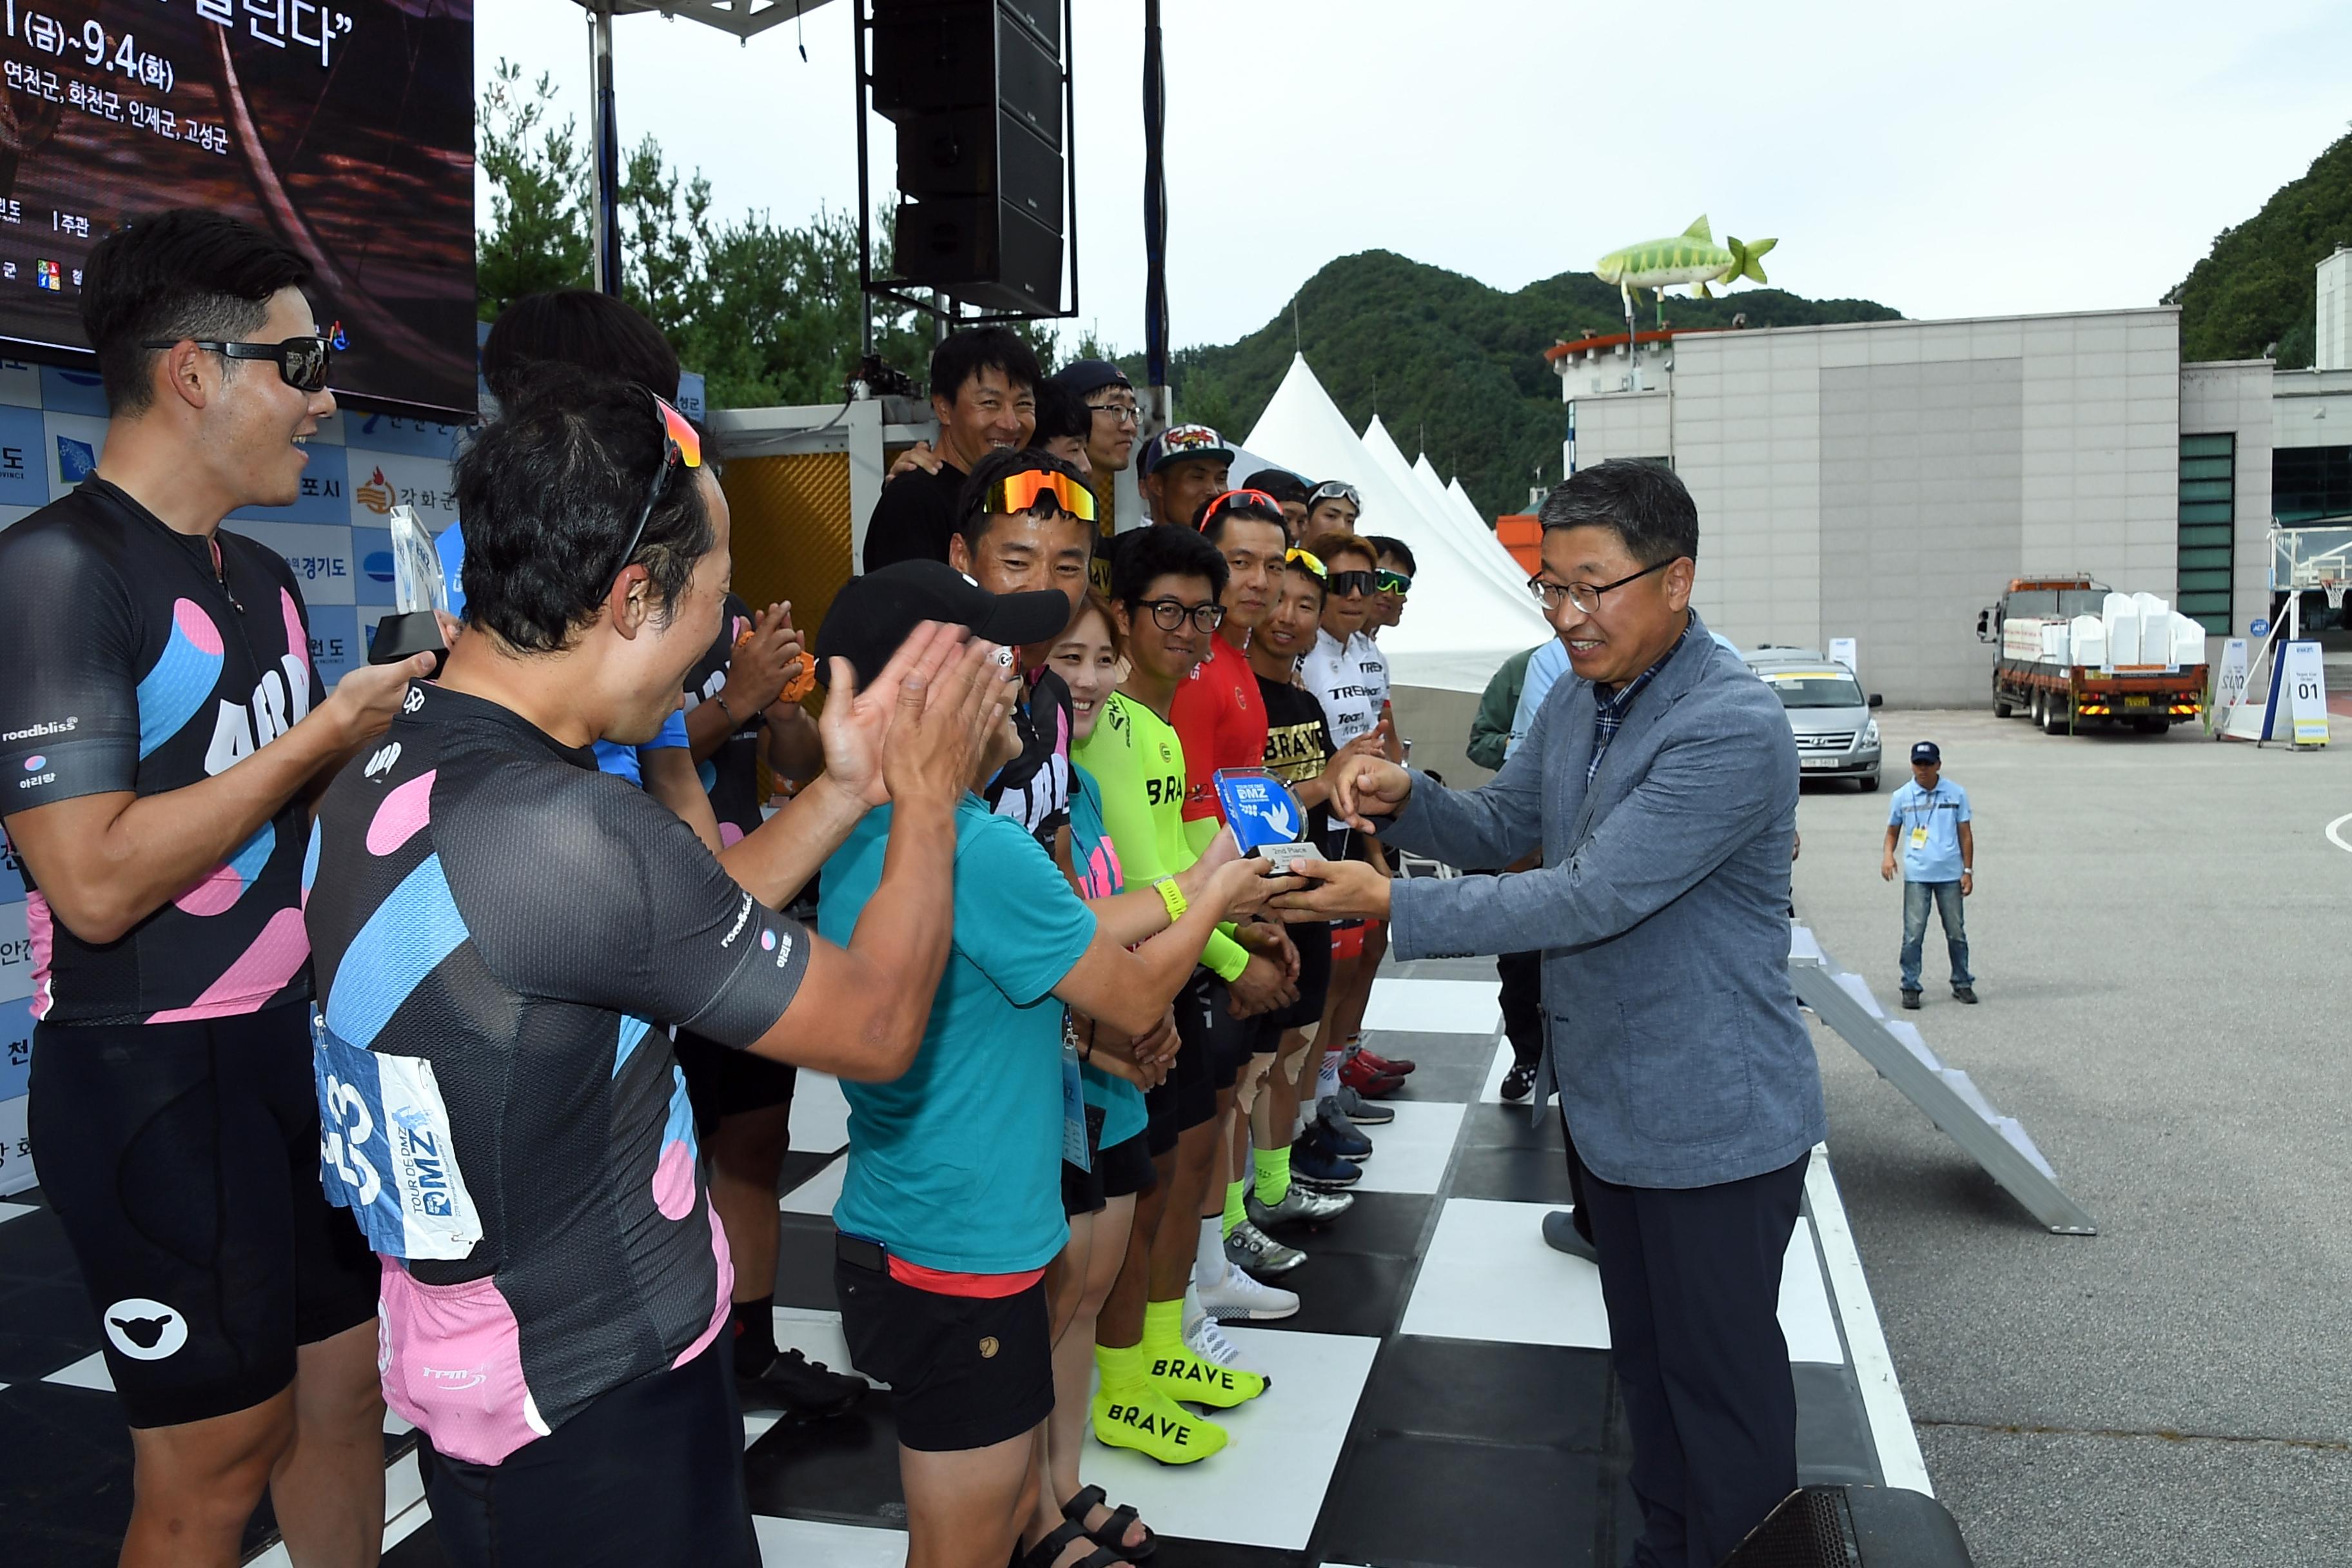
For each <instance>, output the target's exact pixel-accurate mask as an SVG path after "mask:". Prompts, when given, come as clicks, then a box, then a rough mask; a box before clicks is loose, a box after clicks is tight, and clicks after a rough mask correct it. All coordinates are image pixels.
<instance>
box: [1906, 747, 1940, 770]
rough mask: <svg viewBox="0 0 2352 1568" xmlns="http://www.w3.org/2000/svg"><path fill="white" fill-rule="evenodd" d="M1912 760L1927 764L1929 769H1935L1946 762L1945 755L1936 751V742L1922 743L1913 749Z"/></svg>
mask: <svg viewBox="0 0 2352 1568" xmlns="http://www.w3.org/2000/svg"><path fill="white" fill-rule="evenodd" d="M1911 760H1912V761H1913V762H1915V763H1927V765H1928V766H1929V767H1933V766H1935V765H1936V764H1937V763H1940V762H1942V761H1943V760H1944V753H1943V752H1939V751H1937V749H1936V742H1933V741H1922V742H1919V743H1918V744H1917V745H1916V746H1914V747H1912V748H1911Z"/></svg>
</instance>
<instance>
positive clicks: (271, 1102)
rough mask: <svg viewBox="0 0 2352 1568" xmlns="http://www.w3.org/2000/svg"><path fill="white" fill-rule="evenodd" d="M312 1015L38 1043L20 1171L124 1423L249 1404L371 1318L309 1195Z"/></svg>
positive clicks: (347, 1223)
mask: <svg viewBox="0 0 2352 1568" xmlns="http://www.w3.org/2000/svg"><path fill="white" fill-rule="evenodd" d="M31 1094H32V1100H31V1103H30V1105H29V1106H28V1107H27V1114H28V1116H29V1118H30V1121H31V1127H30V1131H31V1133H32V1142H33V1156H34V1159H35V1160H36V1162H37V1163H38V1165H39V1167H40V1173H41V1185H42V1188H43V1190H44V1191H46V1192H47V1194H48V1198H49V1202H50V1205H51V1206H52V1207H54V1208H55V1209H56V1210H57V1213H58V1220H59V1221H60V1222H61V1223H62V1224H63V1225H64V1226H65V1232H66V1238H67V1240H68V1242H70V1243H71V1244H72V1247H73V1250H74V1256H75V1258H77V1259H78V1260H79V1262H80V1264H81V1277H82V1284H83V1287H84V1289H87V1290H88V1291H89V1300H90V1305H91V1307H92V1308H93V1309H95V1310H96V1311H97V1312H98V1315H99V1320H100V1328H101V1329H102V1330H103V1331H104V1333H105V1339H106V1343H105V1345H104V1347H103V1348H104V1350H105V1352H106V1367H107V1371H108V1372H109V1373H110V1374H111V1375H112V1376H113V1379H114V1387H115V1391H116V1393H118V1394H121V1397H122V1408H123V1410H124V1412H125V1414H126V1415H128V1416H129V1417H130V1422H131V1426H179V1425H181V1424H183V1423H184V1422H189V1421H203V1420H207V1419H209V1418H210V1417H212V1416H215V1415H228V1414H230V1413H231V1412H233V1411H238V1410H245V1409H248V1408H250V1407H252V1406H253V1405H258V1404H260V1403H261V1402H262V1401H263V1400H265V1399H268V1398H270V1397H271V1396H273V1395H274V1394H278V1392H279V1391H281V1390H282V1389H284V1388H285V1387H286V1386H287V1385H288V1384H291V1383H292V1382H293V1381H294V1349H295V1347H296V1346H297V1345H307V1344H312V1343H315V1342H318V1341H320V1340H324V1339H330V1338H332V1337H333V1336H334V1335H336V1334H340V1333H341V1332H342V1331H344V1330H346V1329H352V1328H357V1327H358V1326H359V1325H360V1324H362V1323H364V1322H366V1321H368V1320H369V1319H371V1318H373V1317H374V1316H375V1303H376V1285H377V1280H378V1278H379V1268H378V1265H377V1263H376V1259H375V1255H374V1254H373V1253H372V1252H370V1251H369V1250H368V1247H367V1243H366V1242H365V1241H363V1240H362V1239H361V1237H360V1232H359V1226H356V1225H355V1224H353V1223H352V1216H351V1215H349V1214H347V1213H345V1212H343V1211H342V1210H340V1209H337V1208H334V1207H332V1206H331V1205H329V1204H328V1202H327V1198H326V1194H325V1192H324V1190H323V1189H322V1188H321V1187H320V1184H319V1101H318V1096H317V1093H316V1090H315V1089H314V1088H313V1079H312V1077H311V1072H310V1005H309V1004H308V1003H300V1004H296V1005H289V1006H283V1007H271V1008H268V1009H266V1010H264V1011H262V1012H259V1013H247V1014H241V1015H239V1016H235V1017H228V1018H205V1019H199V1020H195V1021H194V1022H189V1023H178V1024H48V1023H43V1024H37V1025H36V1026H34V1029H33V1062H32V1083H31Z"/></svg>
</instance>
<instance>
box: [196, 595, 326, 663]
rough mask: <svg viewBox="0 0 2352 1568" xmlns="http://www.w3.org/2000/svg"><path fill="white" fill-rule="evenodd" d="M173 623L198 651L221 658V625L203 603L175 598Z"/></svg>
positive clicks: (305, 645)
mask: <svg viewBox="0 0 2352 1568" xmlns="http://www.w3.org/2000/svg"><path fill="white" fill-rule="evenodd" d="M172 624H173V626H177V627H179V628H180V635H181V636H182V637H185V638H187V639H188V641H189V642H191V643H193V644H194V645H195V649H196V651H197V652H198V653H201V654H206V655H209V656H210V657H212V658H220V656H221V650H222V643H221V633H220V627H218V626H215V625H213V618H212V617H211V616H208V615H206V614H205V608H204V606H203V605H199V604H197V603H196V602H195V601H194V599H174V600H173V601H172ZM304 647H309V644H308V643H307V642H305V644H304Z"/></svg>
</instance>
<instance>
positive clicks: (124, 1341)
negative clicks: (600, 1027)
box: [0, 210, 431, 1564]
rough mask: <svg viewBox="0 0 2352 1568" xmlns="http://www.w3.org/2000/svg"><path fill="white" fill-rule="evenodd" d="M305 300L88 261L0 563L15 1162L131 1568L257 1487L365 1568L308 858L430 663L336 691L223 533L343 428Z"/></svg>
mask: <svg viewBox="0 0 2352 1568" xmlns="http://www.w3.org/2000/svg"><path fill="white" fill-rule="evenodd" d="M86 278H87V281H86V283H85V285H84V288H83V291H82V296H81V313H82V323H83V326H84V329H85V330H86V331H87V332H88V333H89V341H90V342H91V344H92V346H93V347H95V348H96V349H97V351H98V365H99V371H100V374H101V376H102V377H103V378H104V381H105V385H106V395H107V401H108V404H109V405H110V411H111V415H112V417H111V420H110V423H109V425H108V426H107V438H106V445H105V448H104V450H103V452H102V454H101V456H100V461H99V465H98V469H97V472H96V473H95V474H94V475H93V476H92V477H90V478H89V479H85V480H83V481H82V483H81V484H80V485H79V486H78V487H77V488H76V489H74V490H73V491H72V492H71V493H70V494H68V495H66V496H63V497H61V498H59V499H58V500H56V501H54V502H52V503H51V504H50V505H48V506H46V507H44V508H42V509H41V510H39V511H37V512H36V513H34V514H33V515H32V516H30V517H28V518H26V519H25V520H24V521H21V522H19V523H17V524H16V526H15V527H13V528H11V529H9V530H8V531H6V533H5V534H0V626H5V627H6V628H7V634H6V635H7V637H8V639H9V643H8V648H9V651H8V654H7V657H6V659H5V666H6V669H7V678H6V679H5V680H0V731H5V738H0V764H5V770H6V772H5V776H6V777H7V778H8V779H9V780H11V781H12V783H13V784H14V787H13V788H11V789H10V790H9V791H8V797H9V798H8V799H7V800H6V801H5V802H0V810H5V812H6V814H7V830H8V835H9V837H11V838H13V839H14V840H15V842H16V848H17V850H18V852H19V854H20V855H21V856H22V858H23V863H24V876H25V883H26V892H27V894H28V895H29V899H28V903H27V907H26V920H27V926H28V929H29V931H30V933H31V937H32V948H33V952H34V954H35V958H36V963H37V973H36V977H35V992H34V996H33V1016H34V1017H35V1018H36V1019H37V1020H38V1021H37V1023H36V1025H35V1026H34V1030H33V1061H32V1083H31V1095H32V1102H31V1106H30V1115H31V1121H32V1127H31V1131H32V1142H33V1150H34V1153H35V1156H36V1158H37V1160H38V1161H39V1163H40V1170H41V1178H42V1184H43V1185H44V1187H45V1188H46V1189H47V1194H48V1197H49V1201H50V1203H51V1205H53V1206H54V1208H55V1210H56V1212H57V1215H58V1219H59V1220H60V1221H61V1222H62V1224H63V1226H64V1227H65V1232H66V1237H67V1239H68V1242H69V1243H71V1245H72V1247H73V1249H74V1254H75V1257H76V1258H77V1259H78V1260H79V1263H80V1266H81V1273H82V1279H83V1282H84V1285H85V1287H86V1288H87V1289H88V1290H89V1298H90V1306H91V1308H92V1310H93V1313H94V1316H95V1319H96V1322H95V1323H94V1324H93V1327H95V1328H97V1329H99V1330H100V1331H101V1332H102V1333H103V1335H104V1340H103V1348H104V1351H105V1355H106V1363H107V1369H108V1372H109V1373H110V1376H111V1378H112V1381H113V1385H114V1390H115V1395H116V1397H117V1398H118V1399H119V1400H120V1401H121V1405H122V1409H123V1413H124V1414H125V1415H127V1416H128V1417H129V1419H130V1423H131V1448H132V1452H133V1454H134V1456H135V1458H136V1465H135V1472H134V1478H133V1481H132V1488H133V1495H132V1502H131V1526H130V1531H129V1533H128V1535H127V1537H126V1538H125V1540H124V1542H123V1546H122V1561H123V1562H124V1563H131V1564H148V1563H157V1564H160V1563H173V1564H183V1563H197V1564H227V1563H236V1561H237V1560H238V1556H239V1552H238V1547H239V1542H240V1538H241V1536H242V1534H243V1532H244V1529H245V1525H246V1521H247V1519H248V1518H250V1517H251V1515H252V1513H253V1510H254V1507H255V1505H256V1504H257V1503H258V1502H259V1501H260V1500H261V1496H262V1493H263V1491H264V1490H265V1489H268V1491H269V1492H270V1494H271V1495H272V1497H273V1499H274V1500H275V1504H276V1509H277V1514H278V1525H279V1528H280V1529H281V1530H282V1531H283V1532H284V1534H285V1538H286V1542H287V1545H288V1548H289V1551H291V1552H292V1553H293V1554H294V1556H295V1558H296V1559H297V1560H298V1561H299V1562H302V1563H339V1564H349V1563H373V1561H374V1560H375V1545H374V1543H375V1542H376V1541H377V1539H378V1538H379V1536H380V1535H381V1533H382V1530H383V1448H382V1447H381V1443H380V1440H379V1436H378V1430H379V1426H380V1423H381V1419H382V1412H383V1405H382V1402H381V1399H380V1396H379V1395H378V1394H377V1393H376V1391H375V1389H376V1373H375V1350H376V1334H375V1302H376V1270H375V1267H374V1260H373V1258H370V1257H369V1256H368V1253H367V1250H366V1247H364V1245H363V1244H362V1242H361V1240H360V1235H359V1232H358V1230H357V1228H356V1227H354V1226H352V1222H351V1219H350V1217H349V1216H348V1215H340V1214H337V1213H335V1212H334V1211H333V1210H332V1209H331V1208H330V1207H329V1206H328V1205H327V1202H326V1199H325V1198H324V1196H323V1195H322V1194H321V1193H320V1186H319V1171H318V1151H319V1116H318V1109H317V1104H316V1101H315V1100H314V1098H313V1095H312V1086H311V1074H310V1027H309V1016H310V998H311V994H312V993H311V984H310V943H309V942H308V941H307V940H306V938H305V937H304V935H303V930H302V915H301V903H302V900H303V897H304V895H305V894H306V893H307V892H308V890H309V883H308V879H307V878H306V877H305V875H304V870H303V847H304V845H305V844H306V843H307V842H308V841H309V839H310V817H311V808H312V805H313V803H314V801H315V800H316V798H317V795H318V793H319V791H320V789H322V788H323V787H324V786H325V784H326V782H327V780H328V779H329V778H330V777H331V776H332V773H333V771H334V768H335V767H336V766H337V765H338V764H340V763H341V761H342V759H343V758H345V757H346V756H349V755H350V754H352V751H353V749H354V748H356V747H358V746H360V745H362V743H364V742H368V741H369V740H371V739H372V738H373V737H374V736H376V735H377V734H379V733H381V732H382V731H383V729H384V727H385V726H386V725H387V724H389V723H390V722H391V721H392V720H393V718H394V714H395V713H396V712H397V710H398V709H399V707H400V704H401V701H402V700H403V693H404V690H405V689H406V687H407V682H408V680H409V679H410V678H411V677H412V676H421V675H423V674H424V673H425V671H426V669H427V668H430V664H431V660H430V658H428V657H426V656H423V655H420V656H418V657H416V658H411V659H406V660H404V661H402V662H400V663H398V664H388V665H383V666H377V667H373V668H360V669H354V670H352V672H351V673H350V674H348V675H346V676H345V677H343V679H342V681H341V684H340V685H339V686H338V687H337V688H336V689H335V692H334V695H332V696H328V695H326V694H325V693H324V691H323V690H322V689H321V687H320V680H319V677H318V673H317V670H316V669H315V668H313V666H312V664H311V662H310V633H309V626H308V620H307V616H306V612H305V610H304V607H303V604H302V596H301V590H300V588H299V586H298V585H297V583H296V581H295V578H294V575H293V574H292V573H291V572H290V571H289V570H288V568H287V565H286V563H285V562H284V561H282V560H280V559H279V558H278V555H277V554H276V553H275V552H272V551H270V550H268V549H266V548H265V547H263V546H262V545H260V544H257V543H256V542H253V541H252V540H250V539H247V538H245V537H243V536H242V535H240V534H236V533H233V532H230V531H227V530H226V529H225V528H224V527H222V520H223V519H224V518H225V517H226V516H227V515H228V514H229V513H231V512H233V511H236V510H238V509H240V508H244V507H253V506H265V507H266V506H284V505H286V504H288V503H289V502H290V501H292V500H295V498H296V496H297V494H298V493H299V489H300V487H301V479H302V470H303V468H304V466H305V465H306V463H307V462H308V461H309V459H308V458H307V457H306V456H305V454H304V447H303V444H304V442H305V441H306V440H307V439H308V438H309V437H310V436H311V435H312V434H313V433H314V432H316V431H317V429H318V427H319V425H320V421H322V420H324V419H326V418H328V417H330V416H332V415H333V413H334V411H335V399H334V396H333V395H332V394H331V393H330V392H328V391H327V390H326V384H327V370H328V365H329V362H330V360H331V354H330V353H329V350H328V346H327V343H326V341H325V340H324V339H323V338H321V337H320V335H319V330H318V326H317V321H316V318H315V317H314V315H313V313H312V311H311V307H310V302H309V300H306V299H305V298H304V297H303V292H302V289H303V286H304V285H305V284H306V283H308V282H309V280H310V268H309V267H308V266H307V265H306V264H305V263H304V261H303V260H302V258H300V257H299V256H298V255H296V254H295V253H294V252H292V251H290V250H289V249H287V248H286V247H284V246H282V245H280V244H278V242H277V241H275V240H274V239H271V238H270V237H268V236H267V235H264V234H262V233H260V232H259V231H257V230H256V229H254V228H251V227H249V226H247V225H245V224H242V223H239V222H237V221H236V220H235V219H234V218H230V217H226V216H222V215H219V214H216V213H212V212H203V211H193V210H183V211H176V212H167V213H163V214H160V215H158V216H154V217H152V218H148V219H144V220H142V221H141V222H139V223H137V224H134V225H133V226H131V227H129V228H126V229H121V230H118V231H117V232H116V233H114V234H112V235H110V236H109V237H107V238H105V239H104V240H102V241H100V244H99V245H98V247H97V248H96V249H95V250H94V251H93V252H92V253H91V255H90V258H89V268H88V270H87V273H86Z"/></svg>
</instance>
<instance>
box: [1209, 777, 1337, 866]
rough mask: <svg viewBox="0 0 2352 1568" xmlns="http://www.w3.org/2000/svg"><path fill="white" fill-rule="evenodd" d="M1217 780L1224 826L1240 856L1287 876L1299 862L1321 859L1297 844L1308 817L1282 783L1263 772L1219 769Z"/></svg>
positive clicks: (1311, 850)
mask: <svg viewBox="0 0 2352 1568" xmlns="http://www.w3.org/2000/svg"><path fill="white" fill-rule="evenodd" d="M1216 780H1217V798H1218V799H1219V800H1220V801H1222V802H1223V803H1224V807H1225V824H1226V826H1229V827H1231V828H1232V829H1233V830H1234V843H1236V844H1238V845H1240V846H1241V851H1242V853H1243V854H1244V855H1255V856H1257V857H1259V858H1262V859H1265V860H1270V861H1272V862H1273V863H1274V868H1275V870H1276V871H1277V872H1280V873H1289V872H1290V871H1292V869H1293V868H1295V867H1296V866H1297V863H1298V862H1299V861H1301V860H1313V859H1318V858H1320V857H1319V856H1318V853H1317V851H1316V848H1315V847H1314V846H1313V845H1311V844H1301V843H1299V842H1297V839H1298V834H1299V830H1300V829H1301V828H1303V827H1305V826H1307V813H1306V812H1305V811H1303V810H1302V809H1300V807H1299V805H1298V801H1297V797H1296V796H1294V795H1292V794H1291V793H1290V791H1289V790H1287V789H1286V788H1284V787H1283V784H1282V781H1281V780H1279V779H1277V778H1276V777H1275V776H1274V775H1273V774H1272V773H1267V772H1266V771H1265V769H1264V768H1219V769H1218V770H1217V773H1216Z"/></svg>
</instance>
